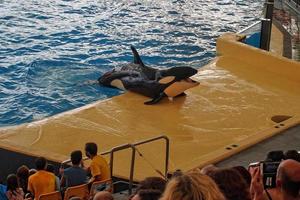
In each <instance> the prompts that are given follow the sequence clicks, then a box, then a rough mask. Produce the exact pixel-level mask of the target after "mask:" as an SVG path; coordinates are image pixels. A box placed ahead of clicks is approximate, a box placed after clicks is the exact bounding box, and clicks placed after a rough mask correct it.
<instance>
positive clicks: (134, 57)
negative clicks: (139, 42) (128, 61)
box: [130, 45, 145, 66]
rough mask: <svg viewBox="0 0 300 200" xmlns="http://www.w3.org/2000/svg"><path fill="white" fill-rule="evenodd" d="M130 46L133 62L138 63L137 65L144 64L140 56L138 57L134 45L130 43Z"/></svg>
mask: <svg viewBox="0 0 300 200" xmlns="http://www.w3.org/2000/svg"><path fill="white" fill-rule="evenodd" d="M130 48H131V51H132V53H133V63H134V64H138V65H142V66H145V65H144V63H143V61H142V59H141V57H140V55H139V53H138V52H137V50H136V49H135V48H134V46H132V45H131V46H130Z"/></svg>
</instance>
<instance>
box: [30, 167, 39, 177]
mask: <svg viewBox="0 0 300 200" xmlns="http://www.w3.org/2000/svg"><path fill="white" fill-rule="evenodd" d="M36 172H37V171H36V169H33V168H32V169H30V170H29V176H31V175H33V174H35V173H36Z"/></svg>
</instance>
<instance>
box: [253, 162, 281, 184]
mask: <svg viewBox="0 0 300 200" xmlns="http://www.w3.org/2000/svg"><path fill="white" fill-rule="evenodd" d="M279 164H280V162H273V161H260V162H255V163H250V164H249V168H248V170H249V172H250V173H251V170H253V169H255V168H257V167H259V168H260V172H261V175H262V178H263V185H264V188H275V187H276V175H277V169H278V166H279Z"/></svg>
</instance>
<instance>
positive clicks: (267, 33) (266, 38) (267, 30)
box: [260, 19, 272, 51]
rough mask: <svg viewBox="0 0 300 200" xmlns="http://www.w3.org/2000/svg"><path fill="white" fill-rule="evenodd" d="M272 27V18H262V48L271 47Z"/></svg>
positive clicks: (267, 48)
mask: <svg viewBox="0 0 300 200" xmlns="http://www.w3.org/2000/svg"><path fill="white" fill-rule="evenodd" d="M271 27H272V24H271V20H270V19H262V20H261V34H260V48H261V49H264V50H266V51H269V49H270V40H271Z"/></svg>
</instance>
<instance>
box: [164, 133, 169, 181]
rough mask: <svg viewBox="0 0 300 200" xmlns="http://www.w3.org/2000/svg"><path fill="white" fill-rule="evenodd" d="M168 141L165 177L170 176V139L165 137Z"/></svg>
mask: <svg viewBox="0 0 300 200" xmlns="http://www.w3.org/2000/svg"><path fill="white" fill-rule="evenodd" d="M164 138H165V140H166V163H165V177H167V175H168V171H169V153H170V152H169V151H170V141H169V138H168V137H166V136H165V137H164Z"/></svg>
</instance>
